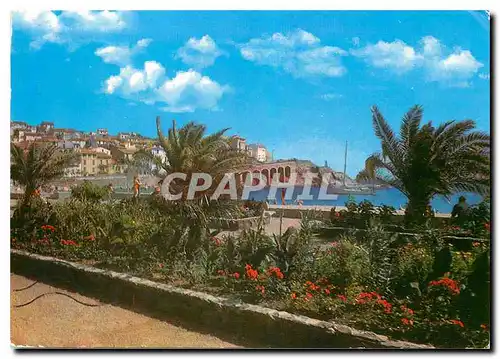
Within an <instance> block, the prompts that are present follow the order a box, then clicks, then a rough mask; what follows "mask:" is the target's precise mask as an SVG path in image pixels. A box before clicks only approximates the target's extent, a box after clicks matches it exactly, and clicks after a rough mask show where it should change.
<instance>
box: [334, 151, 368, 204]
mask: <svg viewBox="0 0 500 359" xmlns="http://www.w3.org/2000/svg"><path fill="white" fill-rule="evenodd" d="M346 171H347V141H345V155H344V173H343V177H342V184H341V185H336V184H330V185H329V186H328V190H327V193H332V194H350V195H365V196H366V195H375V187H374V186H372V187H368V186H366V185H361V184H359V183H356V182H353V184H351V185H347V184H346V178H347V175H346Z"/></svg>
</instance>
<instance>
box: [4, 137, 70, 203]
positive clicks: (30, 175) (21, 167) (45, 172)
mask: <svg viewBox="0 0 500 359" xmlns="http://www.w3.org/2000/svg"><path fill="white" fill-rule="evenodd" d="M10 154H11V164H10V176H11V179H12V180H14V181H15V182H16V183H18V184H20V185H22V186H24V196H23V198H22V200H21V208H26V207H28V206H29V205H30V201H31V198H32V195H33V192H34V191H35V190H36V189H37V188H38V187H41V186H43V185H45V184H47V183H49V182H50V181H52V180H54V179H56V178H59V177H62V176H63V174H64V169H65V168H66V167H68V166H69V165H70V164H71V163H72V162H73V161H74V160H75V159H76V158H77V157H78V155H77V154H74V153H65V152H61V151H58V149H57V147H56V146H53V145H50V146H45V145H39V144H36V143H32V144H30V145H29V147H28V148H27V149H25V150H24V149H22V148H21V147H19V146H17V145H16V144H13V143H12V144H11V145H10Z"/></svg>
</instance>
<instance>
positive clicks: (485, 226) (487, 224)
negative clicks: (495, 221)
mask: <svg viewBox="0 0 500 359" xmlns="http://www.w3.org/2000/svg"><path fill="white" fill-rule="evenodd" d="M484 228H485V229H486V230H487V231H488V232H489V231H490V222H486V223H485V224H484Z"/></svg>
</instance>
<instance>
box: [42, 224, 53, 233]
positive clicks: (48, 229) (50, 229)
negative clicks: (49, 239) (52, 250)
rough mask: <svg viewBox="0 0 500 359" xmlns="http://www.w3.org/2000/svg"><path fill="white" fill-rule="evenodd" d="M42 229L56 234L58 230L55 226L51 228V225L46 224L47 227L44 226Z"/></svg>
mask: <svg viewBox="0 0 500 359" xmlns="http://www.w3.org/2000/svg"><path fill="white" fill-rule="evenodd" d="M42 229H43V230H47V231H51V232H54V231H55V230H56V229H55V228H54V226H51V225H50V224H46V225H44V226H42Z"/></svg>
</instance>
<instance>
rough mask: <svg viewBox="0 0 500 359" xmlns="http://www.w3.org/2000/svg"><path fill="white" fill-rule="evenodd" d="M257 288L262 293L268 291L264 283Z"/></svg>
mask: <svg viewBox="0 0 500 359" xmlns="http://www.w3.org/2000/svg"><path fill="white" fill-rule="evenodd" d="M255 290H258V291H260V292H261V293H262V294H264V292H265V291H266V288H265V287H264V286H263V285H258V286H256V287H255Z"/></svg>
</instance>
